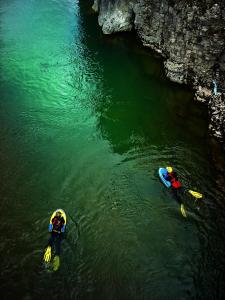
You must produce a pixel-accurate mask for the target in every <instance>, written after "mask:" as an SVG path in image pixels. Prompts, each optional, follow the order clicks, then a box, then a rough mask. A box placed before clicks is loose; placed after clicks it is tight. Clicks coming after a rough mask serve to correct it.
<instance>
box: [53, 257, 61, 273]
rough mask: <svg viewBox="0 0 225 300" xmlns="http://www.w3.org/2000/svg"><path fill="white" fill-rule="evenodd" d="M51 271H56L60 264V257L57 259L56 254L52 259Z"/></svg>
mask: <svg viewBox="0 0 225 300" xmlns="http://www.w3.org/2000/svg"><path fill="white" fill-rule="evenodd" d="M52 265H53V271H57V270H58V269H59V266H60V259H59V256H58V255H56V256H55V257H54V259H53V264H52Z"/></svg>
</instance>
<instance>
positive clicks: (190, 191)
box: [188, 190, 202, 199]
mask: <svg viewBox="0 0 225 300" xmlns="http://www.w3.org/2000/svg"><path fill="white" fill-rule="evenodd" d="M188 192H189V193H190V194H191V195H192V196H194V197H195V198H198V199H200V198H202V194H200V193H198V192H195V191H192V190H188Z"/></svg>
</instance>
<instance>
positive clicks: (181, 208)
mask: <svg viewBox="0 0 225 300" xmlns="http://www.w3.org/2000/svg"><path fill="white" fill-rule="evenodd" d="M180 211H181V213H182V216H183V217H185V218H187V214H186V211H185V209H184V205H183V204H181V206H180Z"/></svg>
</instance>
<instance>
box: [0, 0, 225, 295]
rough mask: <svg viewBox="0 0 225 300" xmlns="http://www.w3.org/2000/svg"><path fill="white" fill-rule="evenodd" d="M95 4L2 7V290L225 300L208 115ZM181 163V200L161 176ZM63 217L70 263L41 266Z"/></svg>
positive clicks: (219, 202) (28, 2) (28, 0)
mask: <svg viewBox="0 0 225 300" xmlns="http://www.w3.org/2000/svg"><path fill="white" fill-rule="evenodd" d="M90 7H91V2H87V3H86V4H83V3H81V4H79V3H78V1H74V0H73V1H72V0H61V1H59V0H54V1H53V0H49V1H46V0H45V1H44V0H39V1H37V0H20V1H19V0H10V1H9V0H7V1H1V3H0V15H1V23H0V26H1V27H0V41H1V44H0V45H1V46H0V51H1V78H0V82H1V86H0V87H1V101H0V120H1V126H0V144H1V150H0V163H1V164H0V165H1V167H0V177H1V187H0V196H1V197H0V198H1V206H0V207H1V212H2V238H1V242H0V249H1V265H2V267H1V281H0V286H1V295H3V298H4V299H9V298H10V297H15V295H16V297H17V298H18V299H39V298H40V297H42V298H43V299H50V297H51V298H54V299H85V300H86V299H98V300H100V299H112V300H115V299H121V300H124V299H135V300H136V299H223V296H224V287H223V282H224V281H223V280H224V266H225V261H224V250H225V249H224V248H225V247H224V229H225V228H224V226H225V218H224V213H223V209H224V204H223V194H224V191H223V190H221V189H220V188H219V187H220V186H222V185H223V184H224V179H223V173H222V172H221V168H220V170H219V171H218V167H217V165H220V166H221V164H222V163H224V161H223V159H222V160H221V159H220V158H219V154H218V152H217V151H216V150H215V149H216V148H215V147H213V148H212V144H211V142H210V140H209V138H208V135H207V112H206V108H205V107H204V106H202V104H199V103H195V102H194V101H193V94H192V93H191V91H189V90H188V88H185V87H182V86H178V85H176V84H173V83H171V82H169V81H167V80H166V78H165V76H164V72H163V67H162V62H161V61H160V59H159V58H156V57H154V55H153V54H152V53H151V52H149V51H148V50H146V49H143V48H142V47H141V45H139V43H138V42H137V39H136V37H135V36H133V34H125V35H115V36H111V37H106V36H103V35H102V34H101V30H100V28H99V27H98V25H97V17H96V15H94V14H93V12H92V11H91V9H90ZM166 165H172V166H175V167H176V169H177V171H178V173H179V174H181V180H182V182H183V184H184V185H185V186H186V187H187V188H191V189H193V190H197V191H199V192H201V193H203V194H204V199H203V201H199V202H196V201H195V199H194V198H192V197H191V196H190V195H188V194H187V193H185V194H184V195H183V198H182V201H183V202H184V205H185V207H186V210H187V215H188V217H187V219H185V218H183V217H182V215H181V213H180V207H179V204H178V203H177V202H176V201H175V199H174V198H173V196H172V195H171V193H170V191H169V190H167V189H166V188H165V187H164V186H163V185H162V184H161V183H160V181H159V179H158V175H157V171H158V168H159V167H160V166H166ZM58 207H61V208H63V209H64V210H65V211H66V213H67V216H68V226H67V236H66V238H65V240H64V241H63V245H62V248H63V251H62V255H61V266H60V269H59V271H58V272H57V273H52V272H51V271H50V270H49V269H48V268H46V267H45V266H44V265H43V263H42V255H43V250H44V247H45V246H46V243H47V240H48V233H47V228H48V222H49V218H50V216H51V213H52V211H53V210H55V209H56V208H58Z"/></svg>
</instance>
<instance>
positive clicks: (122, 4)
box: [92, 0, 133, 34]
mask: <svg viewBox="0 0 225 300" xmlns="http://www.w3.org/2000/svg"><path fill="white" fill-rule="evenodd" d="M92 7H93V9H94V10H95V11H98V12H99V17H98V23H99V25H100V26H101V27H102V31H103V33H104V34H111V33H113V32H120V31H130V30H131V29H132V28H133V20H132V17H133V10H132V2H131V1H129V0H95V1H94V4H93V6H92Z"/></svg>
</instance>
